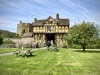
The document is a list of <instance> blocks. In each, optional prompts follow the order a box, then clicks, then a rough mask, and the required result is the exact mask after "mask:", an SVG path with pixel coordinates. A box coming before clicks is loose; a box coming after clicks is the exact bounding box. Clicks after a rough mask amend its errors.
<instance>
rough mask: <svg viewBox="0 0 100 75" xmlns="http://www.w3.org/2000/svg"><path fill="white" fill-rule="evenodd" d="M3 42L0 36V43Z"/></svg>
mask: <svg viewBox="0 0 100 75" xmlns="http://www.w3.org/2000/svg"><path fill="white" fill-rule="evenodd" d="M2 43H3V39H2V38H1V37H0V45H1V44H2Z"/></svg>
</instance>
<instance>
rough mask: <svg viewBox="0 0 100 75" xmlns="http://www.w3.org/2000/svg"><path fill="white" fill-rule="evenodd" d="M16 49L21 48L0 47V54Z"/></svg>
mask: <svg viewBox="0 0 100 75" xmlns="http://www.w3.org/2000/svg"><path fill="white" fill-rule="evenodd" d="M25 49H30V48H25ZM18 50H21V48H0V54H3V53H9V52H16V51H18Z"/></svg>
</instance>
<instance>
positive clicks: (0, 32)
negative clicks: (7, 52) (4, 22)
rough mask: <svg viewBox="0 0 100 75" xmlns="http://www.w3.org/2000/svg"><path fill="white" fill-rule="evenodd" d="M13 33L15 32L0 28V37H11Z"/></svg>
mask: <svg viewBox="0 0 100 75" xmlns="http://www.w3.org/2000/svg"><path fill="white" fill-rule="evenodd" d="M15 35H16V33H14V32H10V31H7V30H1V29H0V37H2V38H13V37H14V36H15Z"/></svg>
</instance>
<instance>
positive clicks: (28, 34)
mask: <svg viewBox="0 0 100 75" xmlns="http://www.w3.org/2000/svg"><path fill="white" fill-rule="evenodd" d="M32 36H33V33H32V32H30V33H24V34H23V36H22V37H32Z"/></svg>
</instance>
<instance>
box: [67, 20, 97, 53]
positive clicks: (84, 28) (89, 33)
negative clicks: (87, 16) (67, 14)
mask: <svg viewBox="0 0 100 75" xmlns="http://www.w3.org/2000/svg"><path fill="white" fill-rule="evenodd" d="M98 33H99V30H98V27H97V25H96V24H95V23H91V22H85V21H83V22H80V23H75V25H73V26H72V27H71V28H70V30H69V34H68V35H67V41H68V44H70V45H72V44H77V45H80V46H81V47H82V49H83V51H85V49H86V46H88V44H89V45H91V44H94V43H95V41H96V40H97V39H99V34H98Z"/></svg>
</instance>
